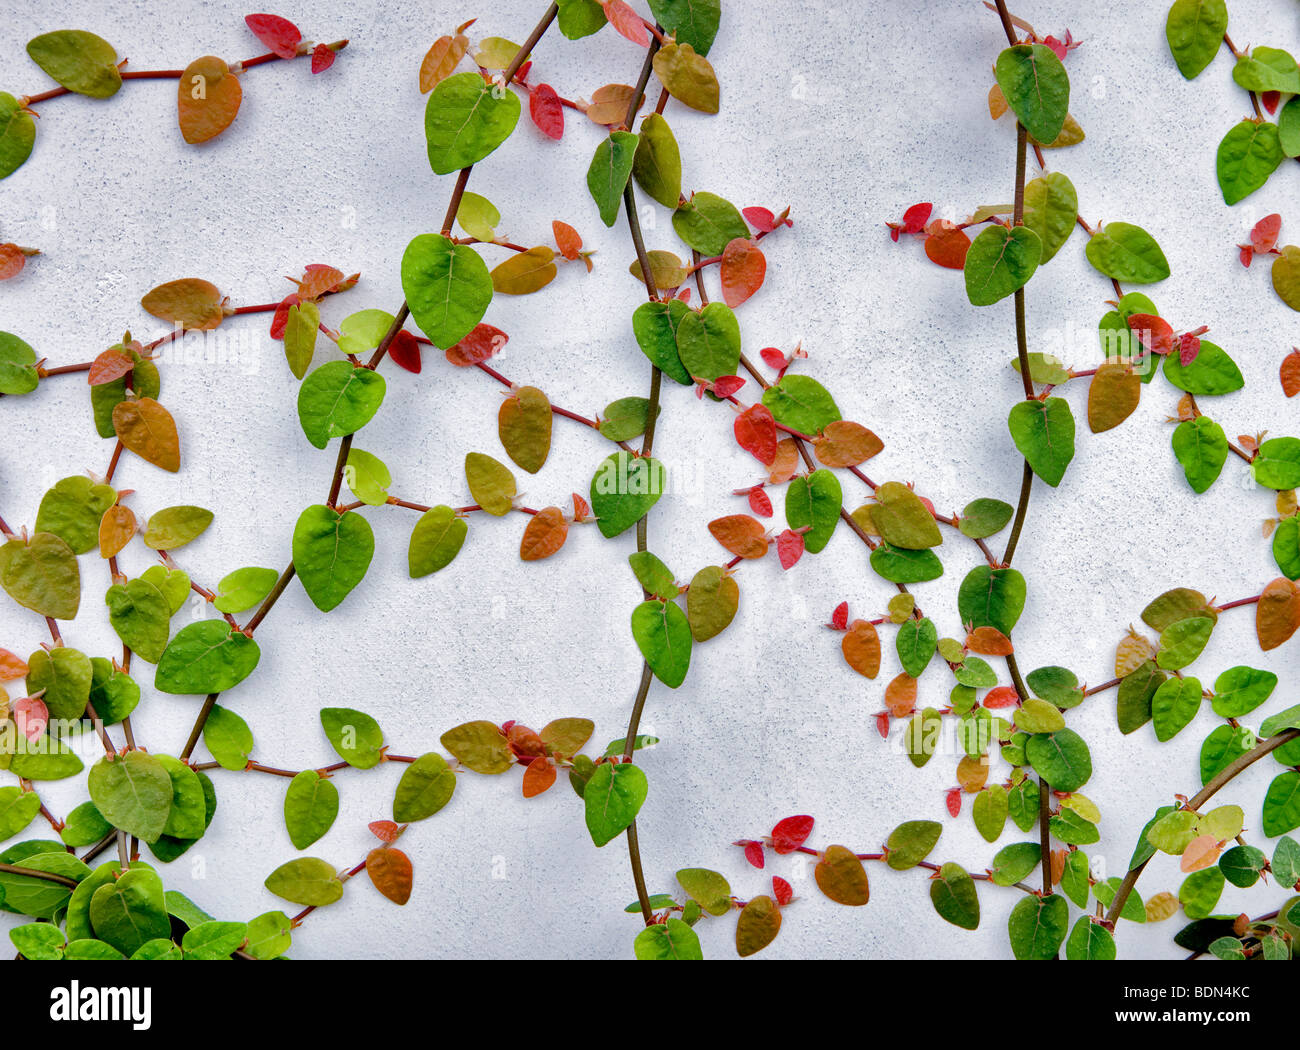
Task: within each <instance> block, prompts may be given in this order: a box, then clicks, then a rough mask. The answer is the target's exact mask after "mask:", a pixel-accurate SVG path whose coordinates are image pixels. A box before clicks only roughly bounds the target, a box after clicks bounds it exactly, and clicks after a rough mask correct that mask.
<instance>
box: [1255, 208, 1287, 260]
mask: <svg viewBox="0 0 1300 1050" xmlns="http://www.w3.org/2000/svg"><path fill="white" fill-rule="evenodd" d="M1281 231H1282V216H1281V215H1279V214H1278V213H1277V212H1274V213H1273V214H1272V215H1265V216H1264V217H1263V218H1262V219H1260V220H1259V222H1257V223H1255V226H1254V229H1252V230H1251V231H1250V243H1251V246H1252V247H1253V248H1254V249H1255V251H1256V252H1260V253H1263V252H1268V251H1272V250H1273V245H1275V244H1277V235H1278V234H1279V233H1280V232H1281Z"/></svg>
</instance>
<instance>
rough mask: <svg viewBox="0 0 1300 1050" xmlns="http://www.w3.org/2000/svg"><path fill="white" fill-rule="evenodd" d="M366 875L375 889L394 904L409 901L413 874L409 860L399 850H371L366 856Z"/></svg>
mask: <svg viewBox="0 0 1300 1050" xmlns="http://www.w3.org/2000/svg"><path fill="white" fill-rule="evenodd" d="M366 874H368V875H369V876H370V881H371V882H373V883H374V884H375V889H377V890H378V891H379V892H380V893H382V894H383V895H384V896H385V897H387V898H388V899H389V900H390V901H392V902H393V903H394V904H405V903H406V902H407V901H409V900H410V899H411V885H412V883H413V882H414V881H415V873H414V871H413V870H412V868H411V858H410V857H408V856H407V855H406V854H405V853H403V852H402V851H401V850H400V849H391V848H389V847H386V846H380V847H379V848H378V849H372V850H371V851H370V853H369V854H367V856H366Z"/></svg>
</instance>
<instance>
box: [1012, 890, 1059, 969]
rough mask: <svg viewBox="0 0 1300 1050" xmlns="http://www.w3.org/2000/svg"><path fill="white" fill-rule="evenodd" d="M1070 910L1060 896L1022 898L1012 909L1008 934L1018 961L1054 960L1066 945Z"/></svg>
mask: <svg viewBox="0 0 1300 1050" xmlns="http://www.w3.org/2000/svg"><path fill="white" fill-rule="evenodd" d="M1069 921H1070V906H1069V905H1068V904H1067V903H1066V902H1065V898H1064V897H1061V896H1058V895H1057V894H1054V893H1053V894H1049V895H1048V896H1046V897H1031V896H1026V897H1021V898H1020V900H1019V901H1017V902H1016V906H1015V907H1014V908H1012V909H1011V917H1010V919H1009V920H1008V922H1007V932H1008V934H1009V935H1010V937H1011V951H1012V953H1013V954H1014V955H1015V957H1016V958H1017V959H1055V958H1056V953H1057V952H1058V951H1060V949H1061V944H1062V943H1063V942H1064V941H1065V934H1066V930H1067V928H1068V926H1069Z"/></svg>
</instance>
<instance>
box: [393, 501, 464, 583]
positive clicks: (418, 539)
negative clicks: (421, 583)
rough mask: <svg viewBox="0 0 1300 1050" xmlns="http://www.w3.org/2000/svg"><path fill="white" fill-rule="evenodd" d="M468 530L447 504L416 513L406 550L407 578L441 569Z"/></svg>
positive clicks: (456, 552) (453, 556)
mask: <svg viewBox="0 0 1300 1050" xmlns="http://www.w3.org/2000/svg"><path fill="white" fill-rule="evenodd" d="M468 533H469V525H468V524H467V523H466V521H465V519H464V518H460V517H457V516H456V512H455V511H454V510H452V509H451V508H450V507H447V506H438V507H433V508H431V509H429V510H426V511H425V512H424V513H423V514H421V515H420V520H419V521H417V522H416V523H415V528H414V529H413V530H411V544H410V548H409V549H408V551H407V568H408V571H409V573H410V575H411V579H413V580H414V579H418V578H419V577H421V576H428V575H429V574H430V573H434V572H437V571H438V570H439V569H445V568H446V567H447V566H448V565H450V564H451V563H452V562H453V561H454V560H455V558H456V555H457V554H459V553H460V549H461V547H462V546H463V545H464V543H465V536H466V535H467V534H468Z"/></svg>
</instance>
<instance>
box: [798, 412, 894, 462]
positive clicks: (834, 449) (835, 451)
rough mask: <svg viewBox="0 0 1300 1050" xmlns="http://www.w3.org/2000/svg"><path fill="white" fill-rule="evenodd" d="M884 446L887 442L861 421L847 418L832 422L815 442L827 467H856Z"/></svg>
mask: <svg viewBox="0 0 1300 1050" xmlns="http://www.w3.org/2000/svg"><path fill="white" fill-rule="evenodd" d="M884 447H885V443H884V442H883V441H881V440H880V438H878V437H876V435H875V434H873V433H872V432H871V431H870V430H868V429H867V428H866V427H864V426H863V425H862V424H861V423H851V422H849V421H848V420H847V419H841V420H839V421H837V422H835V423H831V424H830V425H829V426H827V427H826V429H825V430H823V431H822V432H821V434H820V435H819V436H818V438H817V440H816V441H814V442H813V452H815V453H816V454H817V460H818V462H820V463H821V464H822V465H823V466H827V467H856V466H857V465H858V464H859V463H862V462H865V461H866V460H868V459H870V458H871V457H872V456H874V455H876V454H877V453H878V452H879V451H880V450H881V449H883V448H884Z"/></svg>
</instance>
